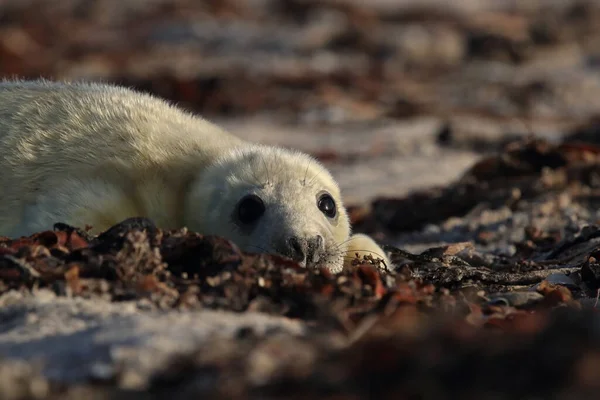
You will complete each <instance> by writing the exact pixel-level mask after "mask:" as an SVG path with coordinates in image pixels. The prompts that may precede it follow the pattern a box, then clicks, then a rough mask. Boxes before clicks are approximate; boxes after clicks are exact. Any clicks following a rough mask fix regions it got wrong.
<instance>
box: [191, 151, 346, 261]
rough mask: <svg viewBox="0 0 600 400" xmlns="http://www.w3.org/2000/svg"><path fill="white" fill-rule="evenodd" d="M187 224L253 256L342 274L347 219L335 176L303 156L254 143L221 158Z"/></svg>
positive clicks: (204, 178) (202, 184) (195, 195)
mask: <svg viewBox="0 0 600 400" xmlns="http://www.w3.org/2000/svg"><path fill="white" fill-rule="evenodd" d="M185 215H186V224H187V225H188V227H189V228H190V229H193V230H196V231H198V232H202V233H205V234H213V235H219V236H223V237H226V238H228V239H230V240H232V241H234V242H235V243H236V244H237V245H238V246H240V248H242V249H243V250H245V251H251V252H266V253H276V254H281V255H284V256H287V257H289V258H291V259H293V260H295V261H298V262H299V263H300V264H301V265H304V266H306V267H317V266H323V267H326V268H329V269H330V270H331V271H334V272H337V271H339V270H340V269H341V268H342V265H343V257H344V254H345V247H346V242H347V240H348V238H349V236H350V223H349V220H348V215H347V213H346V210H345V208H344V205H343V204H342V201H341V198H340V190H339V188H338V185H337V183H336V182H335V181H334V179H333V177H332V176H331V174H330V173H329V172H328V171H327V170H326V169H325V168H324V167H323V166H322V165H321V164H320V163H318V162H317V161H316V160H315V159H313V158H311V157H310V156H308V155H306V154H304V153H301V152H296V151H291V150H286V149H282V148H278V147H271V146H262V145H255V146H254V145H253V146H250V147H244V148H241V149H234V150H231V151H230V152H228V153H227V154H226V155H225V156H223V157H221V158H220V159H219V160H217V161H216V162H215V163H213V164H212V165H211V166H210V167H208V168H207V169H206V170H205V171H203V172H202V173H201V175H200V176H199V178H198V179H197V180H196V181H195V182H194V183H193V184H192V187H191V190H190V191H189V197H188V199H187V202H186V210H185Z"/></svg>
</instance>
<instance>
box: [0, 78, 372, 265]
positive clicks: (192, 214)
mask: <svg viewBox="0 0 600 400" xmlns="http://www.w3.org/2000/svg"><path fill="white" fill-rule="evenodd" d="M0 154H1V157H0V188H1V189H0V235H8V236H21V235H28V234H31V233H33V232H36V231H39V230H43V229H50V228H51V227H52V225H53V224H54V223H55V222H65V223H69V224H72V225H76V226H81V227H84V226H85V225H91V226H92V227H93V231H95V232H99V231H102V230H104V229H106V228H107V227H109V226H111V225H113V224H115V223H117V222H119V221H121V220H123V219H125V218H128V217H132V216H146V217H148V218H151V219H152V220H153V221H154V222H155V223H156V224H157V225H158V226H160V227H162V228H165V229H170V228H179V227H182V226H187V227H189V228H190V229H192V230H195V231H198V232H201V233H204V234H218V235H221V236H225V237H228V238H230V239H232V240H233V241H234V242H236V243H237V244H238V245H240V247H241V248H243V249H244V250H249V251H267V252H274V251H275V248H276V247H277V245H278V243H279V242H278V241H280V240H282V238H285V237H288V236H289V235H299V236H303V235H304V236H306V235H309V236H310V235H315V234H320V235H322V236H323V237H324V239H325V245H326V248H327V249H328V250H329V253H330V254H329V257H328V259H327V262H326V264H327V266H329V267H330V268H331V269H332V270H334V271H339V270H340V269H341V268H342V265H343V262H342V259H344V257H345V250H346V248H347V246H348V245H347V244H345V242H348V237H349V235H350V227H349V223H348V217H347V215H346V211H345V209H344V207H343V204H342V201H341V196H340V192H339V188H338V186H337V184H336V183H335V181H334V179H333V177H332V176H331V175H330V174H329V172H328V171H327V170H326V169H325V168H324V167H322V166H321V165H320V164H319V163H318V162H317V161H315V160H314V159H312V158H311V157H309V156H308V155H306V154H303V153H300V152H295V151H291V150H286V149H282V148H277V147H270V146H264V145H257V144H252V143H248V142H245V141H243V140H241V139H239V138H237V137H235V136H233V135H231V134H229V133H227V132H225V131H223V130H222V129H220V128H219V127H217V126H215V125H213V124H211V123H210V122H208V121H206V120H204V119H202V118H200V117H197V116H194V115H192V114H191V113H188V112H185V111H183V110H181V109H179V108H177V107H174V106H172V105H170V104H168V103H167V102H165V101H164V100H161V99H158V98H156V97H153V96H150V95H148V94H142V93H139V92H135V91H132V90H129V89H126V88H122V87H117V86H112V85H106V84H98V83H59V82H49V81H4V82H2V83H0ZM325 190H326V191H328V192H329V193H330V194H331V195H332V196H333V198H334V199H335V200H336V203H337V205H338V215H337V217H336V218H335V219H333V220H331V219H328V218H326V217H325V216H324V215H323V214H322V213H321V212H320V211H319V210H318V208H317V206H316V203H317V196H318V194H319V193H320V192H322V191H325ZM247 193H256V194H258V195H260V196H261V198H262V199H263V200H264V201H265V204H267V211H266V213H265V215H264V217H263V218H261V220H260V222H259V223H258V225H257V226H256V227H255V228H254V229H253V230H252V231H251V232H250V231H244V230H243V229H242V230H240V229H238V226H236V224H234V223H233V221H232V219H231V218H232V217H231V216H232V213H233V210H234V208H235V205H236V204H237V202H238V201H239V199H240V198H242V197H243V196H244V195H245V194H247ZM349 243H350V245H349V246H350V247H351V248H352V247H354V246H353V245H352V240H350V241H349ZM373 244H374V242H373ZM361 246H363V244H362V242H361ZM375 246H376V245H375ZM373 252H374V253H381V254H383V252H382V251H381V249H379V248H378V247H377V246H376V248H374V250H373ZM346 258H347V257H346Z"/></svg>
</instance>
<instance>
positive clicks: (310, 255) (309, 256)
mask: <svg viewBox="0 0 600 400" xmlns="http://www.w3.org/2000/svg"><path fill="white" fill-rule="evenodd" d="M286 247H287V248H286V251H285V252H284V253H285V255H287V256H289V257H290V258H291V259H292V260H294V261H297V262H299V263H300V264H301V265H303V266H306V265H314V264H316V263H317V262H319V258H320V256H321V254H322V253H323V251H324V249H325V247H324V240H323V236H321V235H316V236H313V237H310V238H304V237H298V236H292V237H291V238H289V239H288V241H287V246H286Z"/></svg>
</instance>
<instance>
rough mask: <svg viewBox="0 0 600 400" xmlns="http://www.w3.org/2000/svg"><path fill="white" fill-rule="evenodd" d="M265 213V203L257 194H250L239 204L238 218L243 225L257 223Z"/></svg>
mask: <svg viewBox="0 0 600 400" xmlns="http://www.w3.org/2000/svg"><path fill="white" fill-rule="evenodd" d="M264 213H265V203H263V201H262V200H261V198H260V197H258V196H257V195H255V194H249V195H248V196H246V197H244V198H243V199H242V200H240V202H239V203H238V209H237V217H238V220H239V221H240V222H241V223H242V224H251V223H253V222H256V220H258V219H259V218H260V217H261V216H262V215H263V214H264Z"/></svg>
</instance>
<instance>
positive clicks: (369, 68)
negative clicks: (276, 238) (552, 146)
mask: <svg viewBox="0 0 600 400" xmlns="http://www.w3.org/2000/svg"><path fill="white" fill-rule="evenodd" d="M599 65H600V4H599V2H598V1H592V0H588V1H567V0H562V1H558V0H542V1H533V0H529V1H528V0H514V1H508V0H479V1H477V0H455V1H445V0H414V1H409V0H369V1H361V0H205V1H198V0H2V1H0V75H1V76H2V77H5V78H14V77H19V78H38V77H46V78H52V79H84V80H101V81H108V82H114V83H119V84H123V85H128V86H133V87H136V88H138V89H141V90H144V91H149V92H152V93H155V94H157V95H160V96H163V97H165V98H168V99H170V100H172V101H174V102H176V103H177V104H179V105H180V106H182V107H185V108H188V109H191V110H194V111H196V112H199V113H201V114H202V115H204V116H205V117H206V118H208V119H210V120H212V121H214V122H217V123H219V124H221V125H223V126H224V127H226V128H227V129H229V130H230V131H232V132H233V133H235V134H236V135H239V136H241V137H244V138H247V139H249V140H254V141H260V142H265V143H275V144H280V145H286V146H291V147H295V148H298V149H301V150H304V151H307V152H309V153H311V154H313V155H315V156H317V157H318V158H319V159H321V160H323V162H325V163H326V164H327V166H328V167H329V168H330V169H331V170H332V171H333V173H334V175H335V176H336V177H337V178H338V180H339V182H340V184H341V186H342V190H343V192H344V194H345V196H346V199H347V200H346V202H347V203H349V204H365V203H368V202H369V201H371V200H372V199H374V198H376V197H379V196H387V197H398V196H403V195H405V194H407V193H409V192H410V191H413V190H415V189H418V188H423V187H429V186H432V185H445V184H448V183H450V182H452V181H453V180H455V179H457V177H459V176H460V175H461V174H462V173H463V171H464V170H465V169H466V168H468V167H470V166H471V165H473V163H474V162H475V161H476V160H477V159H479V158H480V157H481V156H482V155H483V154H485V153H489V152H494V151H497V150H499V149H500V148H502V146H504V145H505V144H506V143H507V142H508V141H510V140H512V139H514V138H517V137H524V136H527V135H530V134H535V135H538V136H541V137H546V138H548V139H550V140H560V139H562V138H564V137H565V136H569V135H574V136H577V137H585V138H586V140H590V141H595V140H596V141H600V139H599V138H597V136H599V135H596V125H597V124H596V121H597V120H598V118H597V117H598V115H599V112H598V110H600V75H599V70H598V66H599Z"/></svg>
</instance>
